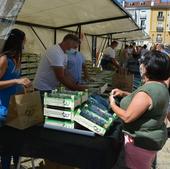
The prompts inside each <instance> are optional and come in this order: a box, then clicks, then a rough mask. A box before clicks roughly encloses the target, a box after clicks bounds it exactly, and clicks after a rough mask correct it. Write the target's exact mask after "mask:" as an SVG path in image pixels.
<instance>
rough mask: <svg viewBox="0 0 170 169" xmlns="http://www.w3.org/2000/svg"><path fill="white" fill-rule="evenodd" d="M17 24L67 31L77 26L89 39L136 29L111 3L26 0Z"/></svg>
mask: <svg viewBox="0 0 170 169" xmlns="http://www.w3.org/2000/svg"><path fill="white" fill-rule="evenodd" d="M17 21H20V23H25V24H26V23H27V24H30V23H31V24H32V25H42V26H46V27H48V28H54V29H59V28H67V29H69V30H75V29H76V26H77V25H81V26H82V32H85V33H88V34H92V35H100V34H108V33H112V32H123V31H127V30H128V31H129V30H136V29H139V27H138V26H137V25H136V23H135V22H134V21H133V20H132V18H131V16H130V15H129V14H128V13H127V12H126V11H125V10H123V8H121V7H120V6H119V5H118V4H117V2H116V1H112V0H84V1H83V0H50V1H49V0H26V1H25V4H24V6H23V8H22V10H21V12H20V14H19V16H18V19H17ZM18 23H19V22H18ZM70 27H71V28H70Z"/></svg>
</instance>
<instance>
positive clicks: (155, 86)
mask: <svg viewBox="0 0 170 169" xmlns="http://www.w3.org/2000/svg"><path fill="white" fill-rule="evenodd" d="M138 92H145V93H147V94H148V95H149V96H150V97H151V99H152V106H151V108H150V109H149V110H147V111H146V112H145V113H144V114H143V115H142V116H141V117H139V118H138V119H137V120H135V121H133V122H131V123H125V124H124V132H125V133H128V134H129V135H131V136H132V137H134V144H135V145H136V146H138V147H141V148H144V149H147V150H155V151H157V150H160V149H161V148H162V147H163V145H164V144H165V142H166V140H167V130H166V126H165V123H164V119H165V117H166V113H167V108H168V102H169V92H168V89H167V87H166V86H165V85H164V84H163V83H157V82H152V83H147V84H144V85H143V86H141V87H139V88H138V89H137V90H136V91H134V92H133V93H132V94H130V95H128V96H126V97H125V98H123V99H122V100H121V103H120V107H121V108H123V109H124V110H126V109H127V108H128V106H129V104H130V103H131V101H132V99H133V97H134V96H135V95H136V94H137V93H138ZM136 109H137V107H136Z"/></svg>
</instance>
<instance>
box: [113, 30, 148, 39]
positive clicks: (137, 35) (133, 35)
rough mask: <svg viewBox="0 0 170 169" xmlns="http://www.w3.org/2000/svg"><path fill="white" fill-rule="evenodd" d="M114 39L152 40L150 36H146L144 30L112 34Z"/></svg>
mask: <svg viewBox="0 0 170 169" xmlns="http://www.w3.org/2000/svg"><path fill="white" fill-rule="evenodd" d="M112 38H113V39H118V40H126V41H132V40H134V41H135V40H147V39H150V37H149V35H148V34H146V33H145V32H144V31H143V30H136V31H127V32H123V33H114V34H112Z"/></svg>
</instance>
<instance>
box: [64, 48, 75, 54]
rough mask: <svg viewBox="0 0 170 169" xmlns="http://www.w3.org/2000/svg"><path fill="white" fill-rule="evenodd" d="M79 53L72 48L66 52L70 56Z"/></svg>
mask: <svg viewBox="0 0 170 169" xmlns="http://www.w3.org/2000/svg"><path fill="white" fill-rule="evenodd" d="M76 52H77V50H76V49H73V48H71V49H70V50H67V51H66V53H67V54H68V55H69V54H74V53H76Z"/></svg>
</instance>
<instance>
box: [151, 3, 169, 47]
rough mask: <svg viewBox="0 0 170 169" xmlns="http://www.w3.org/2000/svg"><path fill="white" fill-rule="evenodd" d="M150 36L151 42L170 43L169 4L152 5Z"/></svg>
mask: <svg viewBox="0 0 170 169" xmlns="http://www.w3.org/2000/svg"><path fill="white" fill-rule="evenodd" d="M150 25H151V26H150V33H149V35H150V37H151V40H152V42H153V43H164V44H170V5H168V6H152V7H151V23H150Z"/></svg>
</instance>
